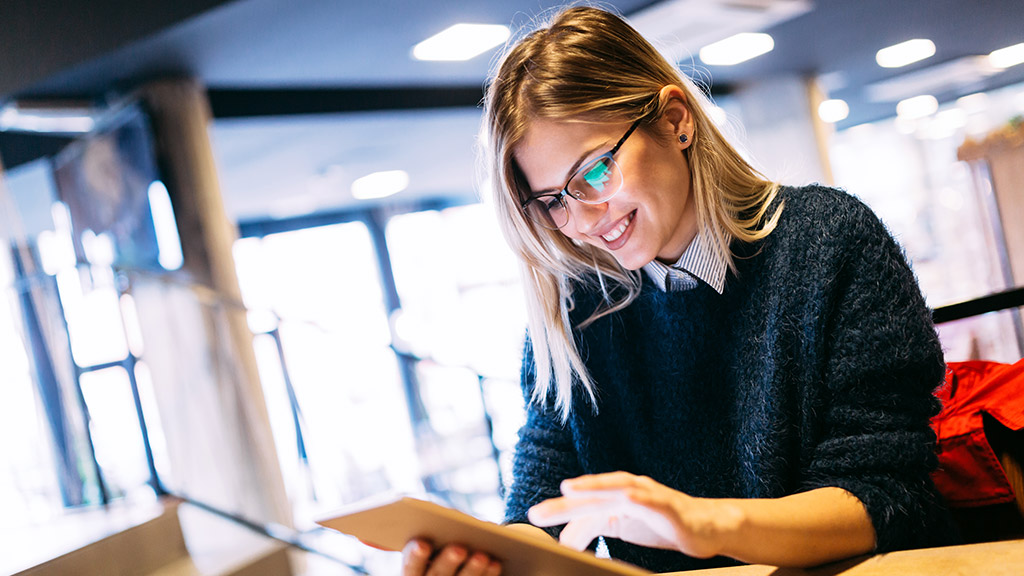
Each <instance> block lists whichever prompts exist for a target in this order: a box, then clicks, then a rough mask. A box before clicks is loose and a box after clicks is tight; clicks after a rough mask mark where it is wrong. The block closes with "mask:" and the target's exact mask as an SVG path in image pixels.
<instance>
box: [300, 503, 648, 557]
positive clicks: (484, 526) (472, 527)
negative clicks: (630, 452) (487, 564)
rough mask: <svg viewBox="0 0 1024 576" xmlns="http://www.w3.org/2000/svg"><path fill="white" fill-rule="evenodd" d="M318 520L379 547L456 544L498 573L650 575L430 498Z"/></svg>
mask: <svg viewBox="0 0 1024 576" xmlns="http://www.w3.org/2000/svg"><path fill="white" fill-rule="evenodd" d="M317 524H320V525H321V526H324V527H326V528H330V529H332V530H337V531H338V532H342V533H344V534H348V535H351V536H355V537H356V538H359V539H360V540H362V541H363V542H364V543H366V544H369V545H371V546H374V547H376V548H380V549H383V550H394V551H398V550H401V549H402V548H404V547H405V545H406V543H408V542H409V540H412V539H413V538H421V539H423V540H426V541H428V542H431V543H433V545H434V547H435V548H440V547H442V546H444V545H446V544H461V545H463V546H465V547H467V548H468V549H469V550H479V551H481V552H486V553H488V554H490V555H491V557H492V558H494V559H495V560H498V561H499V562H501V564H502V572H501V573H502V575H503V576H566V575H568V574H588V575H592V576H641V575H644V574H650V572H647V571H646V570H642V569H640V568H637V567H636V566H633V565H632V564H626V563H624V562H620V561H617V560H611V559H606V558H597V557H595V556H594V555H593V554H590V553H588V552H578V551H576V550H573V549H571V548H568V547H565V546H562V545H561V544H559V543H558V542H556V541H555V540H554V539H551V540H544V539H541V538H537V537H535V536H530V535H529V534H521V533H519V532H516V531H515V530H509V529H508V528H505V527H503V526H500V525H498V524H494V523H492V522H486V521H484V520H480V519H478V518H474V517H473V516H470V515H468V514H464V513H462V512H459V511H457V510H453V509H451V508H446V507H444V506H441V505H439V504H435V503H433V502H428V501H426V500H419V499H417V498H410V497H408V496H404V497H402V496H396V497H392V498H389V499H388V500H386V501H384V502H383V503H382V502H381V501H379V500H377V501H375V502H371V503H369V504H356V505H355V506H354V507H352V508H348V509H345V510H342V511H340V512H339V513H338V514H337V515H334V516H332V517H331V518H326V519H323V520H318V521H317Z"/></svg>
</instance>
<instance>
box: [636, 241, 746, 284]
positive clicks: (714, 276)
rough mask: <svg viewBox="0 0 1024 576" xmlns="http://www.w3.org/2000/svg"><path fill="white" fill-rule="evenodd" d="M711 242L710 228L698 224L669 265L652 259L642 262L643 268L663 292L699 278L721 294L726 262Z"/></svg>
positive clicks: (726, 267) (691, 282)
mask: <svg viewBox="0 0 1024 576" xmlns="http://www.w3.org/2000/svg"><path fill="white" fill-rule="evenodd" d="M713 246H714V241H713V240H712V238H711V233H710V231H708V229H707V228H706V227H704V228H701V230H700V232H699V233H698V234H697V235H696V236H694V237H693V240H692V241H691V242H690V245H689V246H687V247H686V250H684V251H683V255H682V256H680V257H679V260H676V261H675V262H674V263H672V264H670V265H665V264H662V263H661V262H659V261H657V260H652V261H651V262H650V263H648V264H646V265H645V266H644V272H646V273H647V276H648V277H650V279H651V280H653V281H654V284H655V285H656V286H657V287H658V288H659V289H660V290H662V291H664V292H674V291H679V290H690V289H693V288H696V287H697V286H698V285H699V282H698V281H701V282H704V283H705V284H707V285H709V286H711V287H712V288H714V289H715V292H718V293H719V294H721V293H722V292H723V291H724V290H725V273H726V271H727V270H728V269H729V265H728V264H727V263H726V261H725V258H723V257H721V256H720V255H718V254H717V253H716V252H715V250H714V249H713V248H712V247H713Z"/></svg>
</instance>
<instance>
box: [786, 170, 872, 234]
mask: <svg viewBox="0 0 1024 576" xmlns="http://www.w3.org/2000/svg"><path fill="white" fill-rule="evenodd" d="M774 203H775V206H777V207H781V208H782V213H781V215H780V218H779V224H778V227H777V230H778V231H781V232H783V235H787V236H796V237H802V236H807V235H811V236H813V237H815V238H819V239H821V238H834V239H840V238H849V237H850V236H851V235H852V236H863V235H876V234H880V233H886V232H887V231H886V229H885V226H884V225H883V224H882V222H881V221H880V220H879V218H878V216H876V215H875V213H874V212H873V211H872V210H871V208H869V207H868V206H867V205H866V204H865V203H864V202H863V201H862V200H861V199H859V198H857V197H856V196H854V195H852V194H850V193H849V192H847V191H845V190H842V189H840V188H833V187H831V186H823V185H820V184H810V185H807V186H781V187H780V188H779V193H778V196H777V197H776V199H775V201H774ZM773 208H774V207H773ZM769 213H771V210H769ZM773 234H774V233H773Z"/></svg>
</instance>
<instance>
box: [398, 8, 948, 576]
mask: <svg viewBox="0 0 1024 576" xmlns="http://www.w3.org/2000/svg"><path fill="white" fill-rule="evenodd" d="M706 106H707V102H706V101H705V99H704V97H703V96H702V95H701V93H700V91H699V90H697V89H695V87H694V86H693V85H692V83H691V82H690V81H689V80H687V79H686V78H685V77H683V76H682V75H681V74H680V73H679V72H678V71H677V70H676V69H675V68H674V67H673V66H672V65H671V64H669V63H668V62H667V61H666V60H665V59H664V58H663V57H662V56H661V55H660V54H659V53H658V52H657V51H656V50H655V49H654V48H653V47H652V46H651V45H650V44H649V43H648V42H647V41H646V40H644V38H642V37H641V36H640V35H639V34H638V33H637V32H636V31H635V30H633V29H632V28H631V27H630V26H629V25H628V24H626V23H625V22H624V21H623V20H622V19H620V18H619V17H617V16H615V15H613V14H610V13H608V12H606V11H603V10H599V9H595V8H589V7H575V8H570V9H567V10H565V11H563V12H562V13H560V14H559V15H558V16H557V17H556V18H555V19H554V21H553V22H552V23H551V24H550V25H549V26H546V27H544V28H541V29H539V30H537V31H535V32H533V33H532V34H530V35H529V36H527V37H525V38H524V39H522V40H521V41H519V42H518V43H517V44H516V45H515V46H514V47H513V48H512V49H511V51H510V52H509V53H508V54H507V56H506V57H505V58H504V60H503V61H502V63H501V65H500V67H499V69H498V71H497V74H496V76H495V77H494V78H493V81H492V82H491V83H490V85H489V88H488V92H487V99H486V107H487V109H486V141H487V148H488V152H489V155H490V157H489V160H490V162H491V166H490V169H491V175H492V179H493V183H494V190H495V195H496V198H495V200H496V204H497V207H498V211H499V214H500V218H499V220H500V221H501V223H502V225H503V232H504V234H505V236H506V238H507V240H508V241H509V243H510V244H511V245H512V247H513V248H514V250H515V251H516V253H517V254H518V256H519V259H520V261H521V263H522V270H523V277H524V284H525V290H526V299H527V303H528V310H529V338H528V342H527V349H526V355H525V361H524V370H523V381H522V384H523V388H524V391H525V394H526V396H527V399H528V401H529V404H528V415H527V422H526V425H525V426H524V427H523V429H522V430H521V432H520V442H519V445H518V447H517V451H516V461H515V471H514V482H513V486H512V489H511V491H510V494H509V499H508V508H507V521H508V523H509V524H510V529H520V530H530V531H534V532H536V533H538V534H539V535H540V536H542V537H543V536H544V532H542V531H541V529H540V528H543V529H544V531H546V532H547V533H548V534H550V535H551V536H554V537H557V538H559V539H560V540H561V542H562V543H563V544H566V545H568V546H572V547H574V548H579V549H583V548H586V547H588V546H592V545H593V544H594V542H595V539H596V538H597V537H599V536H603V537H604V540H605V542H606V543H607V547H608V550H609V552H610V554H611V556H612V557H615V558H619V559H622V560H626V561H628V562H632V563H634V564H638V565H640V566H643V567H645V568H648V569H650V570H653V571H657V572H666V571H676V570H686V569H691V568H701V567H711V566H718V565H725V564H729V563H735V562H736V561H740V562H748V563H764V564H772V565H781V566H809V565H816V564H821V563H824V562H829V561H833V560H839V559H842V558H846V557H850V556H854V555H858V554H865V553H870V552H885V551H889V550H895V549H900V548H909V547H921V546H929V545H935V544H939V543H947V542H950V541H951V540H952V539H953V534H952V528H951V524H950V522H949V520H948V516H947V514H946V512H945V511H944V509H943V507H942V504H941V499H940V497H939V496H938V494H937V492H936V491H935V488H934V486H933V485H932V483H931V480H930V477H929V474H930V471H931V470H932V469H933V468H934V466H935V463H936V460H935V456H934V454H933V448H934V442H935V439H934V436H933V435H932V432H931V430H930V428H929V426H928V422H929V418H930V417H931V416H932V415H933V414H934V413H935V412H936V411H937V408H938V405H937V402H936V400H935V399H934V397H933V395H932V390H933V389H934V388H935V387H936V386H938V385H939V384H940V383H941V382H942V380H943V374H944V365H943V359H942V350H941V348H940V346H939V342H938V339H937V337H936V334H935V330H934V328H933V326H932V323H931V316H930V312H929V310H928V309H927V308H926V307H925V304H924V301H923V298H922V297H921V294H920V290H919V289H918V287H917V284H916V282H915V279H914V276H913V274H912V272H911V271H910V269H909V267H908V266H907V263H906V261H905V259H904V257H903V254H902V252H901V251H900V248H899V247H898V246H897V245H896V243H895V242H894V241H893V239H892V238H891V237H890V236H889V234H888V233H887V231H886V229H885V228H884V226H883V225H882V224H881V223H880V222H879V220H878V219H877V218H876V217H875V216H874V215H873V214H872V213H871V211H870V210H869V209H868V208H866V207H865V206H864V205H863V204H861V203H860V202H859V201H857V200H856V199H854V198H853V197H851V196H849V195H847V194H845V193H843V192H840V191H836V190H833V189H829V188H824V187H820V186H812V187H805V188H788V187H781V186H779V185H777V184H775V183H772V182H770V181H767V180H766V179H765V178H764V177H762V176H761V175H760V174H759V173H758V172H757V171H755V170H754V169H753V168H752V167H751V166H750V165H749V164H748V163H747V162H746V161H745V160H744V159H743V158H742V157H741V156H740V154H738V153H737V151H736V150H735V149H734V148H733V147H732V146H731V145H730V144H729V143H728V142H727V141H726V139H725V138H724V137H723V136H722V134H721V133H720V132H719V130H718V128H716V126H715V124H714V123H713V122H712V121H711V120H710V118H709V117H708V115H707V113H706V111H705V108H706ZM778 145H779V146H785V145H786V143H785V142H784V141H780V142H779V143H778ZM531 524H532V526H530V525H531ZM537 527H540V528H537ZM435 552H436V554H435ZM486 552H487V551H486V550H484V551H469V550H465V549H463V548H461V547H458V546H450V547H448V548H447V549H444V550H440V551H433V550H431V549H430V547H429V545H427V544H426V543H424V542H418V541H413V542H411V543H410V545H409V546H408V547H407V549H406V552H405V557H404V561H405V565H404V568H405V573H406V574H409V575H413V574H421V573H424V572H425V571H427V570H429V573H430V574H464V575H467V576H468V575H474V574H496V573H498V571H499V570H500V566H498V565H497V563H495V562H493V561H491V560H490V559H489V558H488V557H487V556H486Z"/></svg>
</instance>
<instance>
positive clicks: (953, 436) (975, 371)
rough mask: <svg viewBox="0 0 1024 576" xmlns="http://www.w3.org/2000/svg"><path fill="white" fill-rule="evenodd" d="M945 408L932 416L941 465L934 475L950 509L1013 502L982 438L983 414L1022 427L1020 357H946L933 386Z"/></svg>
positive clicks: (1023, 370) (1023, 381)
mask: <svg viewBox="0 0 1024 576" xmlns="http://www.w3.org/2000/svg"><path fill="white" fill-rule="evenodd" d="M935 395H936V396H937V397H938V398H939V399H940V400H942V404H943V409H942V411H941V412H939V414H938V415H936V416H935V418H933V419H932V428H933V429H934V430H935V434H936V435H937V436H938V455H939V469H938V470H936V471H935V473H934V474H933V475H932V478H933V479H934V481H935V485H936V487H937V488H938V489H939V491H940V492H941V493H942V494H943V496H945V497H946V501H947V503H948V504H949V505H950V506H951V507H954V508H971V507H976V506H988V505H991V504H1002V503H1006V502H1013V500H1014V494H1013V490H1012V488H1011V487H1010V483H1009V481H1007V479H1006V474H1005V473H1004V472H1003V467H1002V465H1001V464H1000V463H999V458H997V457H996V454H995V452H993V451H992V446H991V445H990V444H989V442H988V440H987V439H986V437H985V430H984V428H983V425H982V413H986V414H988V415H989V416H991V417H992V418H994V419H995V420H997V421H998V422H999V423H1000V424H1002V425H1003V426H1006V427H1007V428H1009V429H1010V430H1020V429H1021V428H1024V360H1021V361H1019V362H1017V363H1016V364H1000V363H998V362H986V361H980V360H974V361H968V362H950V363H948V365H947V370H946V383H945V384H944V385H943V386H941V387H940V388H939V389H938V390H936V392H935Z"/></svg>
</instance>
